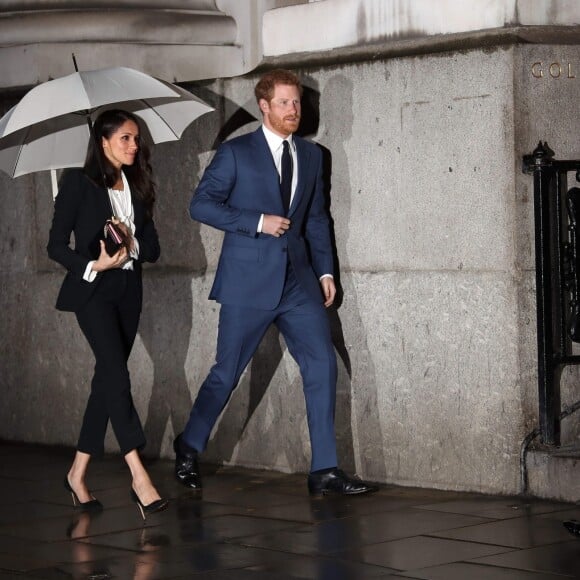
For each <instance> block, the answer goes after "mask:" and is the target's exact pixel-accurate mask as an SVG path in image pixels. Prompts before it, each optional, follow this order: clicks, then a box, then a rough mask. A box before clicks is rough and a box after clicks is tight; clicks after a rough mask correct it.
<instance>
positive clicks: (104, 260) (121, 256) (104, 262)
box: [92, 240, 128, 272]
mask: <svg viewBox="0 0 580 580" xmlns="http://www.w3.org/2000/svg"><path fill="white" fill-rule="evenodd" d="M100 244H101V253H100V254H99V259H98V260H96V261H95V262H94V264H93V266H92V270H93V271H94V272H104V271H105V270H112V269H113V268H122V267H123V264H125V262H127V260H128V256H127V248H125V246H121V247H120V248H119V251H118V252H117V253H116V254H113V255H112V256H109V254H108V253H107V250H105V242H104V241H103V240H100Z"/></svg>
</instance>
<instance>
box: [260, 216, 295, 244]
mask: <svg viewBox="0 0 580 580" xmlns="http://www.w3.org/2000/svg"><path fill="white" fill-rule="evenodd" d="M289 227H290V220H289V219H288V218H285V217H282V216H279V215H268V214H264V220H263V221H262V233H263V234H269V235H270V236H274V237H275V238H279V237H280V236H281V235H283V234H285V233H286V230H287V229H288V228H289Z"/></svg>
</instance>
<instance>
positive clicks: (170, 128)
mask: <svg viewBox="0 0 580 580" xmlns="http://www.w3.org/2000/svg"><path fill="white" fill-rule="evenodd" d="M139 100H140V101H141V102H142V103H145V105H146V106H147V107H148V108H149V110H151V111H153V112H154V113H155V114H156V115H157V116H158V117H159V118H160V119H161V120H162V121H163V123H165V125H166V126H167V128H168V129H169V130H170V131H171V132H172V133H173V135H175V138H176V139H177V140H179V135H178V134H177V133H176V132H175V131H174V130H173V128H172V127H171V125H170V124H169V123H168V122H167V121H166V120H165V119H164V118H163V117H162V116H161V115H160V114H159V113H158V112H157V109H156V108H155V107H152V106H151V105H150V104H149V103H148V102H147V99H139Z"/></svg>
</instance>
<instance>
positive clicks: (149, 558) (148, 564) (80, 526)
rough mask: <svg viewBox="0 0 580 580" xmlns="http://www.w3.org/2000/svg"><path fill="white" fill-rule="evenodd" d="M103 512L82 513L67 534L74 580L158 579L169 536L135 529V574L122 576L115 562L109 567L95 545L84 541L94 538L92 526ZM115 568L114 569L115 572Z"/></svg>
mask: <svg viewBox="0 0 580 580" xmlns="http://www.w3.org/2000/svg"><path fill="white" fill-rule="evenodd" d="M101 516H102V514H101V513H90V512H81V513H78V514H75V517H74V518H73V520H72V521H71V523H70V524H69V525H68V527H67V530H66V535H67V537H68V538H69V539H70V540H73V541H72V542H71V555H72V558H71V559H72V562H73V564H74V571H73V574H72V576H71V578H75V579H79V580H80V579H87V578H90V579H91V580H105V579H107V578H120V577H127V578H131V579H132V580H153V579H155V578H159V570H158V567H159V559H160V550H161V549H162V548H164V547H166V546H168V545H169V537H168V536H167V535H165V534H162V533H159V531H156V530H155V529H151V528H142V529H140V530H138V531H137V530H135V532H134V533H135V534H136V535H137V537H136V540H135V545H134V550H135V558H134V563H133V574H132V575H125V573H126V571H123V574H122V575H121V576H120V575H119V574H118V573H117V572H116V571H115V570H114V567H115V563H112V564H111V565H110V566H109V565H107V564H105V563H103V561H99V559H98V558H99V555H98V554H97V553H96V551H95V546H94V545H93V544H91V543H88V542H84V541H83V540H84V539H85V538H89V537H90V536H91V524H93V523H94V522H95V521H96V520H97V519H98V518H99V517H101ZM112 568H113V569H112Z"/></svg>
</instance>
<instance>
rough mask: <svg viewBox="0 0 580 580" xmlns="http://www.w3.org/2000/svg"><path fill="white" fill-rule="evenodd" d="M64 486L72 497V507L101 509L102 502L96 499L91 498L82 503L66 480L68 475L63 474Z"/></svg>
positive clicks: (88, 509)
mask: <svg viewBox="0 0 580 580" xmlns="http://www.w3.org/2000/svg"><path fill="white" fill-rule="evenodd" d="M64 487H65V489H66V490H67V491H69V492H70V495H71V497H72V502H73V507H75V508H76V507H78V508H80V509H81V510H83V511H85V512H93V511H99V510H102V509H103V504H102V503H101V502H100V501H99V500H98V499H91V500H90V501H85V502H84V503H83V502H81V501H79V498H78V496H77V494H76V493H75V492H74V490H73V488H72V487H71V486H70V483H69V482H68V476H66V475H65V478H64Z"/></svg>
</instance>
